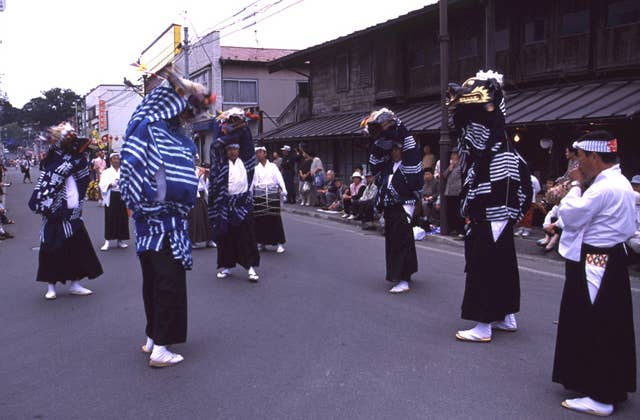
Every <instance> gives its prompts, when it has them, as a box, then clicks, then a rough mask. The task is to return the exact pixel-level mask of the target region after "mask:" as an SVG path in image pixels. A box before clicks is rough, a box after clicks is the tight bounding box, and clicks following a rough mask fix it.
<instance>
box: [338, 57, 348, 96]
mask: <svg viewBox="0 0 640 420" xmlns="http://www.w3.org/2000/svg"><path fill="white" fill-rule="evenodd" d="M336 90H338V91H339V92H340V91H345V90H349V56H348V55H346V54H343V55H339V56H337V57H336Z"/></svg>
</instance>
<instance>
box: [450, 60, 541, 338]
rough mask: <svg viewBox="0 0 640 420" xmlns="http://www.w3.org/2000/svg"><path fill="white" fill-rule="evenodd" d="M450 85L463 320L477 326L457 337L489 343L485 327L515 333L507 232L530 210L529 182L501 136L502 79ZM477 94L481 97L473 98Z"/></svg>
mask: <svg viewBox="0 0 640 420" xmlns="http://www.w3.org/2000/svg"><path fill="white" fill-rule="evenodd" d="M449 86H450V88H449V108H450V109H451V110H452V111H453V121H454V124H455V126H456V129H457V130H458V131H459V132H460V133H462V135H461V137H460V138H459V139H458V155H459V157H460V167H461V169H462V177H463V179H464V180H465V181H464V185H463V190H462V196H461V209H460V212H461V213H460V214H461V215H464V216H465V218H467V219H468V220H469V223H468V224H467V228H466V229H467V230H466V235H465V238H464V239H465V260H466V265H465V271H466V284H465V291H464V298H463V300H462V319H468V320H471V321H475V322H476V323H477V324H476V326H475V327H474V328H471V329H469V330H464V331H458V332H457V333H456V338H457V339H458V340H462V341H472V342H489V341H491V336H492V331H491V330H492V328H495V329H499V330H506V331H516V329H517V323H516V318H515V313H517V312H518V311H519V310H520V278H519V273H518V261H517V258H516V250H515V244H514V239H513V226H514V225H515V223H516V222H518V221H519V220H520V219H522V217H523V216H524V214H525V213H526V211H527V209H528V208H529V206H530V205H531V196H532V189H531V177H530V175H529V169H528V168H527V164H526V162H525V161H524V159H522V157H521V156H520V154H519V153H518V152H517V151H516V149H515V145H514V143H513V142H512V140H511V139H510V138H508V137H507V136H506V131H505V127H504V124H505V123H504V118H505V112H506V110H505V103H504V93H503V91H502V75H501V74H498V73H494V72H493V71H491V70H489V71H488V72H478V73H477V74H476V76H475V77H472V78H470V79H468V80H467V81H466V82H464V84H463V85H462V86H458V85H454V84H449ZM474 89H475V90H474ZM478 91H482V92H485V93H486V94H483V95H477V92H478Z"/></svg>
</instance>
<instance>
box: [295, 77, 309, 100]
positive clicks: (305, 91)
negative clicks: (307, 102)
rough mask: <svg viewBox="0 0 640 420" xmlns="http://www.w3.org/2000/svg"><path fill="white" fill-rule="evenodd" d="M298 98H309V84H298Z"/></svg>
mask: <svg viewBox="0 0 640 420" xmlns="http://www.w3.org/2000/svg"><path fill="white" fill-rule="evenodd" d="M296 86H297V91H298V96H300V97H301V98H308V97H309V82H306V81H305V82H296Z"/></svg>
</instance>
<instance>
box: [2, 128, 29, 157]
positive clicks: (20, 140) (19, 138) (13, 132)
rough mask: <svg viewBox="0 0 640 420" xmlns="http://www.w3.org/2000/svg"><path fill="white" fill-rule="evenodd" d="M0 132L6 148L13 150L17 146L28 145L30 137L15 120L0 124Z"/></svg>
mask: <svg viewBox="0 0 640 420" xmlns="http://www.w3.org/2000/svg"><path fill="white" fill-rule="evenodd" d="M0 133H1V134H2V142H3V143H4V144H5V145H6V146H7V149H9V150H11V151H13V152H15V150H16V149H17V148H18V147H19V146H23V147H29V141H30V139H29V138H28V136H27V132H25V130H24V129H23V128H22V127H21V126H20V125H19V124H18V123H17V122H12V123H9V124H7V125H4V126H0Z"/></svg>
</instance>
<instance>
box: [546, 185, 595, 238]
mask: <svg viewBox="0 0 640 420" xmlns="http://www.w3.org/2000/svg"><path fill="white" fill-rule="evenodd" d="M594 187H595V186H592V187H591V188H588V189H587V190H586V191H585V192H584V194H583V193H582V191H581V190H580V188H579V187H573V188H571V189H570V190H569V192H568V193H567V195H566V196H565V197H564V198H563V199H562V201H560V206H559V209H558V217H561V218H562V220H563V222H564V228H565V229H567V230H571V231H574V232H576V231H581V230H583V229H584V228H585V227H586V226H587V225H588V224H589V223H590V222H591V219H593V216H594V214H596V213H598V212H599V211H600V209H601V207H602V203H603V202H604V201H605V200H606V191H598V189H597V188H594Z"/></svg>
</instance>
